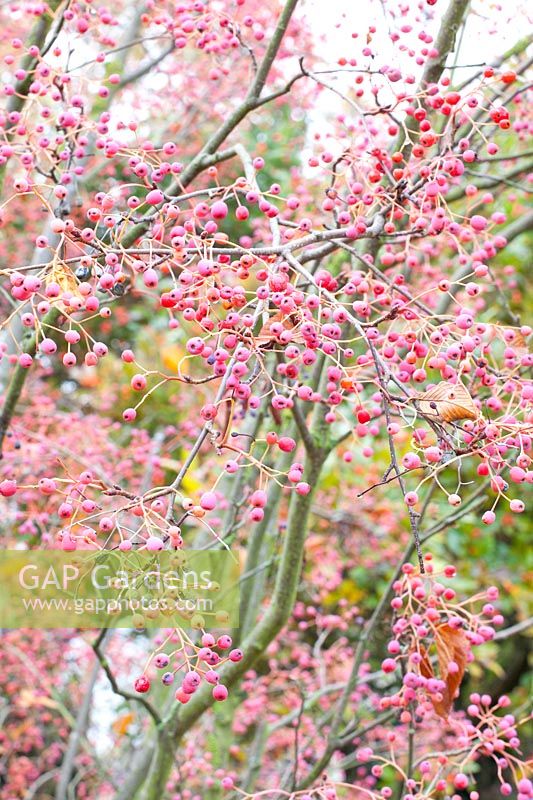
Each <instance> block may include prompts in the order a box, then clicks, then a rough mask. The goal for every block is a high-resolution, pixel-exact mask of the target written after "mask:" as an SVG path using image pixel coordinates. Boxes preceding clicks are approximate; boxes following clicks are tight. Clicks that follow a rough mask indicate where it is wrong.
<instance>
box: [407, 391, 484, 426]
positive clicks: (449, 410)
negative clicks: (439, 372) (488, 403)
mask: <svg viewBox="0 0 533 800" xmlns="http://www.w3.org/2000/svg"><path fill="white" fill-rule="evenodd" d="M416 400H417V406H418V408H419V409H420V412H421V413H422V414H424V415H426V416H428V417H435V418H436V419H437V420H438V421H442V422H457V421H458V420H461V419H471V420H476V419H478V418H479V410H478V409H477V407H476V404H475V403H474V401H473V400H472V397H471V396H470V393H469V392H468V389H466V388H465V387H464V385H463V384H462V383H461V382H459V383H448V382H446V381H442V382H441V383H438V384H437V385H436V386H434V387H433V388H432V389H428V390H427V392H423V393H422V394H419V395H418V397H417V398H416Z"/></svg>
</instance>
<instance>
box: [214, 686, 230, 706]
mask: <svg viewBox="0 0 533 800" xmlns="http://www.w3.org/2000/svg"><path fill="white" fill-rule="evenodd" d="M227 696H228V690H227V689H226V687H225V686H224V684H222V683H219V684H217V685H216V686H214V687H213V698H214V699H215V700H218V701H219V702H222V701H223V700H225V699H226V698H227Z"/></svg>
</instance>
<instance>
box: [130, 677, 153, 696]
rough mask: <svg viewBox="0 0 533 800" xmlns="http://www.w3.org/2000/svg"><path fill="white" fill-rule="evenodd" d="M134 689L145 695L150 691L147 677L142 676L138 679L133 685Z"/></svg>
mask: <svg viewBox="0 0 533 800" xmlns="http://www.w3.org/2000/svg"><path fill="white" fill-rule="evenodd" d="M133 688H134V689H135V691H136V692H140V693H141V694H144V693H145V692H148V691H149V690H150V681H149V680H148V678H147V677H146V675H141V676H140V678H137V680H136V681H135V683H134V684H133Z"/></svg>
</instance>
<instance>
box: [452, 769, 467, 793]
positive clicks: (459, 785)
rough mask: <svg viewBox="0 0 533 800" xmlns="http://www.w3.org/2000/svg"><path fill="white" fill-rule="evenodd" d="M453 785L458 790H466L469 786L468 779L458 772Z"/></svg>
mask: <svg viewBox="0 0 533 800" xmlns="http://www.w3.org/2000/svg"><path fill="white" fill-rule="evenodd" d="M453 785H454V786H455V788H456V789H466V787H467V786H468V778H467V776H466V775H464V774H463V773H462V772H458V773H457V775H456V776H455V778H454V780H453Z"/></svg>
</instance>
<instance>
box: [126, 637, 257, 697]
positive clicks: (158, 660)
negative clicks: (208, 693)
mask: <svg viewBox="0 0 533 800" xmlns="http://www.w3.org/2000/svg"><path fill="white" fill-rule="evenodd" d="M231 645H232V639H231V636H228V635H227V634H223V635H221V636H219V637H218V638H215V637H214V636H213V635H212V634H211V633H204V634H202V637H201V642H200V646H195V645H193V644H192V643H190V644H189V646H190V648H191V649H192V651H193V653H194V656H191V655H190V654H189V655H188V656H187V658H186V662H187V665H188V671H187V672H185V674H184V676H183V678H182V681H181V685H180V687H179V688H178V689H176V693H175V697H176V700H178V701H179V702H180V703H182V704H185V703H188V702H189V700H190V699H191V697H192V696H193V694H194V693H195V692H196V691H197V690H198V689H199V688H200V686H201V684H202V680H203V681H204V682H205V683H207V684H210V685H212V686H213V689H212V695H213V698H214V699H215V700H218V701H223V700H226V698H227V697H228V689H227V687H226V686H224V684H222V683H220V674H219V672H218V671H217V669H220V667H222V666H223V665H224V664H225V663H227V662H232V663H237V662H239V661H241V660H242V657H243V653H242V650H239V649H238V648H233V649H230V648H231ZM217 650H219V651H221V653H222V654H223V653H224V652H225V651H228V650H229V653H227V655H225V656H224V655H222V654H221V653H218V652H216V651H217ZM182 653H183V645H182V647H181V648H180V649H179V650H178V651H176V652H175V653H173V654H171V655H167V654H166V653H162V652H159V653H157V654H155V655H153V657H152V658H151V659H150V660H151V661H152V660H153V664H154V666H155V667H157V669H166V667H168V666H169V665H170V664H171V661H172V658H173V657H175V656H176V657H177V656H180V654H182ZM193 661H194V665H193ZM182 663H183V655H181V659H180V660H178V665H177V666H176V667H175V668H174V669H173V671H172V672H169V671H167V672H165V673H164V674H163V675H162V677H161V681H162V683H163V684H164V685H165V686H170V685H171V684H173V683H174V680H175V677H176V674H177V673H178V672H179V671H180V670H181V666H182ZM134 688H135V691H137V692H139V693H141V694H145V693H146V692H149V691H150V688H151V682H150V679H149V678H148V677H147V676H146V675H145V674H143V675H140V676H139V677H138V678H136V680H135V682H134Z"/></svg>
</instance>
